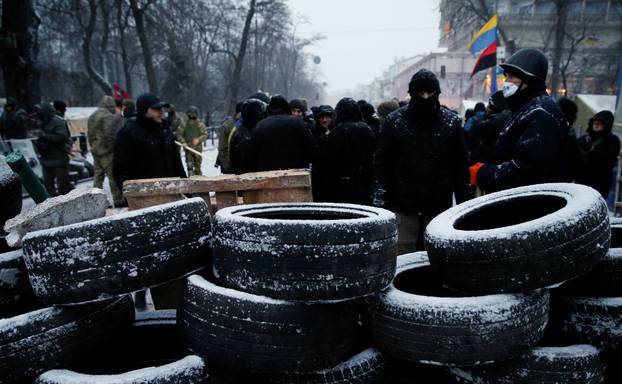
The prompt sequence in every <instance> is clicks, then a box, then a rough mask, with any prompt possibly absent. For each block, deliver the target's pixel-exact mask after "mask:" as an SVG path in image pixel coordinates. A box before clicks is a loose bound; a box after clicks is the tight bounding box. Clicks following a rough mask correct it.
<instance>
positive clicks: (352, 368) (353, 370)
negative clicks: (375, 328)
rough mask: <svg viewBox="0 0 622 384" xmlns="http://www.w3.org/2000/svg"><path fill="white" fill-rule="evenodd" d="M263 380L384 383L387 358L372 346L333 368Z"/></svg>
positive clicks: (274, 382) (277, 383) (293, 383)
mask: <svg viewBox="0 0 622 384" xmlns="http://www.w3.org/2000/svg"><path fill="white" fill-rule="evenodd" d="M261 381H262V382H265V383H269V384H346V383H359V384H382V383H385V359H384V356H382V353H380V351H379V350H377V349H376V348H373V347H372V348H367V349H366V350H364V351H362V352H360V353H358V354H356V355H354V356H353V357H351V358H349V359H348V360H346V361H344V362H341V363H339V364H337V365H336V366H334V367H332V368H327V369H322V370H320V371H316V372H308V373H289V374H284V375H279V376H276V375H273V376H270V377H266V378H264V379H263V380H261Z"/></svg>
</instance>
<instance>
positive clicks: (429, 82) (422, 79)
mask: <svg viewBox="0 0 622 384" xmlns="http://www.w3.org/2000/svg"><path fill="white" fill-rule="evenodd" d="M419 92H435V94H434V95H433V96H430V97H428V98H427V99H426V98H423V97H421V96H419ZM408 93H409V94H410V103H409V108H410V110H411V111H412V112H413V114H414V115H415V117H416V118H418V119H423V120H428V119H431V118H433V117H434V116H436V114H437V113H438V111H439V110H440V107H441V105H440V103H439V101H438V97H439V95H440V93H441V87H440V84H439V82H438V79H437V78H436V75H435V74H434V73H432V72H431V71H429V70H427V69H421V70H419V71H418V72H417V73H415V74H414V75H413V77H412V78H411V79H410V82H409V83H408Z"/></svg>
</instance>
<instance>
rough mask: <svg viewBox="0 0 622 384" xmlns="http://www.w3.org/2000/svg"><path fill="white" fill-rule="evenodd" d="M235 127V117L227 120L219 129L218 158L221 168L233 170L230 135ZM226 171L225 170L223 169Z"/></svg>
mask: <svg viewBox="0 0 622 384" xmlns="http://www.w3.org/2000/svg"><path fill="white" fill-rule="evenodd" d="M233 128H235V120H233V118H230V119H227V120H225V122H224V123H222V126H221V127H220V128H219V129H218V160H217V163H218V164H220V166H221V169H224V170H225V171H229V172H231V158H230V157H229V135H230V133H231V131H232V130H233ZM223 172H224V171H223Z"/></svg>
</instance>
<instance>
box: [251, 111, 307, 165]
mask: <svg viewBox="0 0 622 384" xmlns="http://www.w3.org/2000/svg"><path fill="white" fill-rule="evenodd" d="M250 149H251V159H252V163H253V170H254V171H272V170H277V169H295V168H309V165H310V164H311V162H312V161H313V157H314V155H315V140H314V138H313V135H312V134H311V131H309V129H308V128H307V127H306V125H305V123H304V122H303V121H302V119H300V118H298V117H294V116H291V115H274V116H269V117H267V118H266V119H264V120H261V121H260V122H259V123H258V124H257V125H256V126H255V128H253V131H252V134H251V148H250Z"/></svg>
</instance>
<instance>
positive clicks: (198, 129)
mask: <svg viewBox="0 0 622 384" xmlns="http://www.w3.org/2000/svg"><path fill="white" fill-rule="evenodd" d="M179 136H180V137H181V138H182V139H183V141H182V143H186V144H188V146H189V147H190V148H193V149H196V150H200V149H202V148H203V140H205V139H207V129H206V128H205V124H203V123H202V122H200V121H199V120H191V119H188V121H187V122H186V124H184V125H182V126H181V128H180V130H179ZM196 138H198V139H199V144H197V145H192V140H194V139H196Z"/></svg>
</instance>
